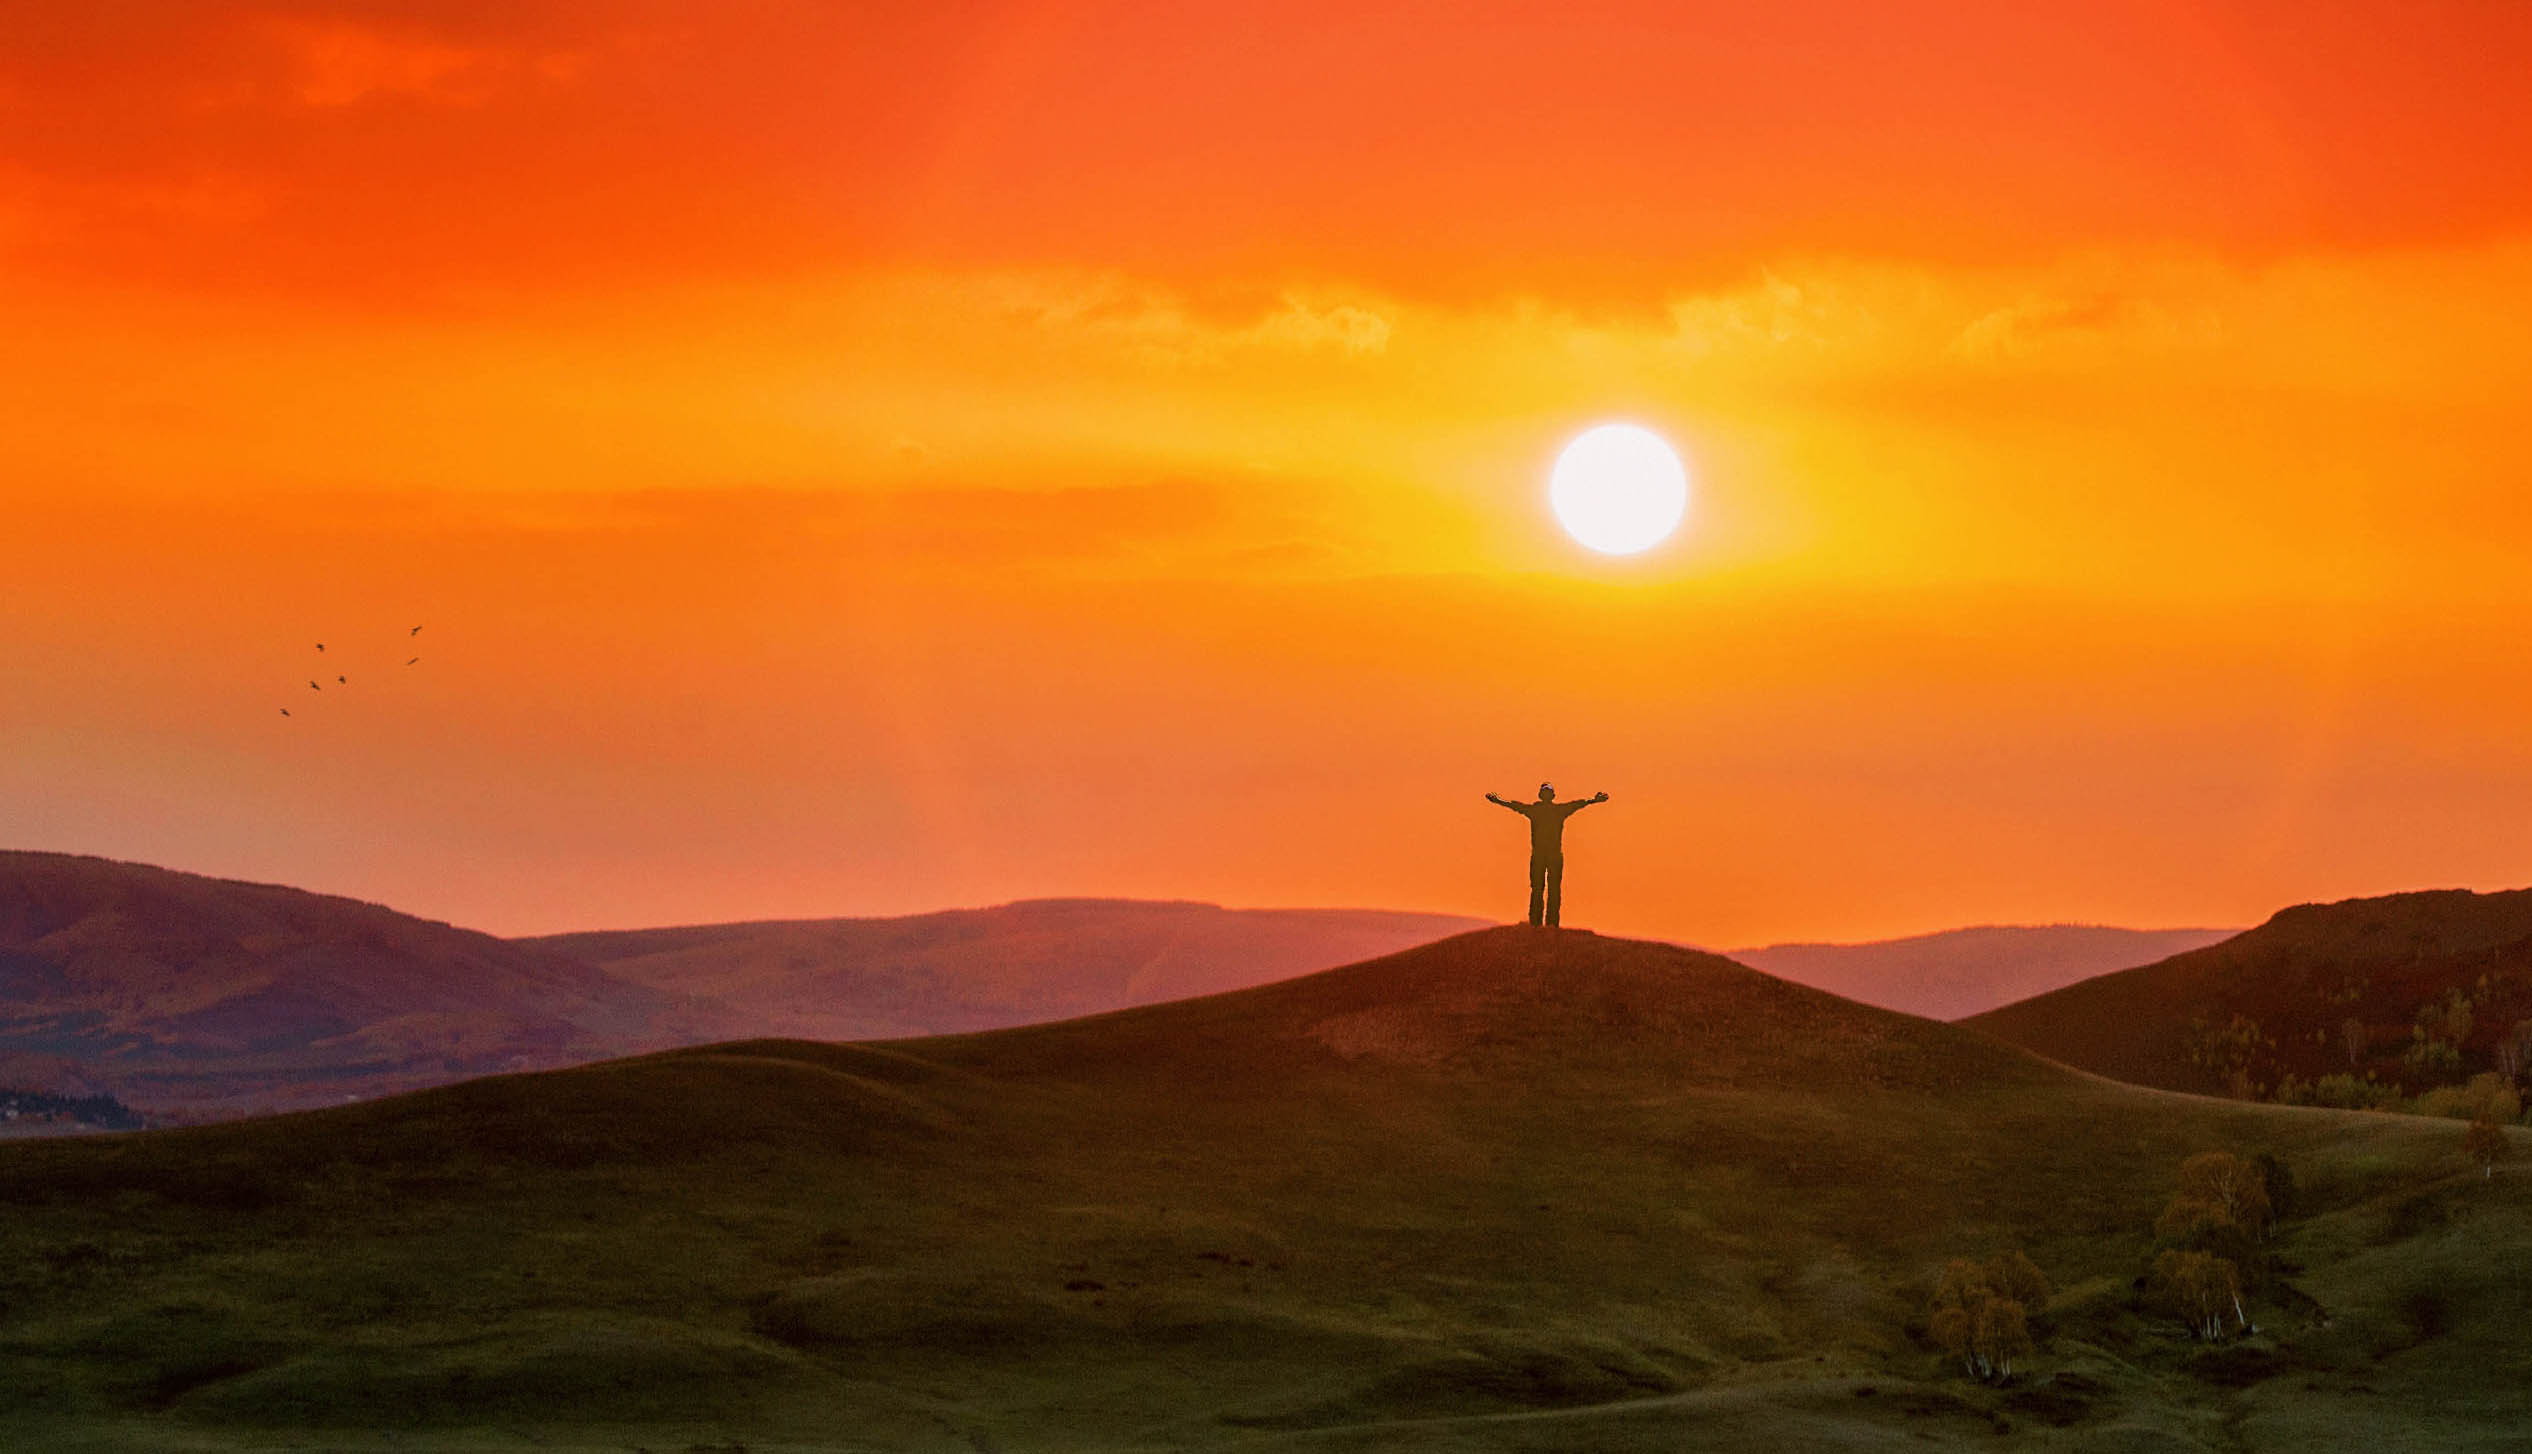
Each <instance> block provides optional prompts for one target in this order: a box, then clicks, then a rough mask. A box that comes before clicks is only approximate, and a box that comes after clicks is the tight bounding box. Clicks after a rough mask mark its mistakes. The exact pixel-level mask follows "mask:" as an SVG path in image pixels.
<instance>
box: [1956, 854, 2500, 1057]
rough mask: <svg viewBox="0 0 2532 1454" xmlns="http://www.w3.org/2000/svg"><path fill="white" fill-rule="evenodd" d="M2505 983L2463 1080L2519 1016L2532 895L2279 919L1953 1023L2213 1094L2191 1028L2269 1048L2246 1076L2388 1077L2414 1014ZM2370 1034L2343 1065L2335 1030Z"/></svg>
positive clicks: (2324, 908)
mask: <svg viewBox="0 0 2532 1454" xmlns="http://www.w3.org/2000/svg"><path fill="white" fill-rule="evenodd" d="M2491 974H2494V975H2498V976H2507V975H2512V976H2514V977H2516V981H2517V982H2516V984H2515V985H2513V986H2511V987H2510V992H2509V994H2508V995H2504V996H2501V997H2500V998H2499V1000H2498V1002H2496V1003H2493V1004H2490V1005H2486V1006H2483V1007H2482V1010H2481V1013H2480V1015H2479V1017H2478V1023H2477V1024H2476V1025H2475V1026H2474V1028H2473V1031H2472V1034H2471V1037H2470V1039H2469V1040H2468V1041H2467V1042H2466V1043H2465V1045H2464V1047H2463V1049H2464V1052H2465V1059H2466V1061H2467V1062H2468V1063H2467V1065H2466V1067H2465V1068H2466V1069H2469V1070H2484V1069H2486V1068H2487V1067H2488V1062H2489V1056H2490V1054H2491V1051H2492V1048H2493V1044H2494V1042H2495V1040H2496V1038H2497V1037H2498V1036H2500V1035H2503V1034H2507V1033H2510V1032H2511V1030H2512V1029H2513V1026H2514V1023H2515V1021H2516V1020H2517V1019H2518V1018H2520V1017H2521V1016H2523V1015H2525V1014H2532V998H2527V997H2526V996H2525V995H2524V989H2525V987H2526V986H2532V889H2522V890H2515V891H2513V892H2510V893H2496V894H2474V893H2467V892H2464V891H2462V890H2458V889H2452V890H2440V891H2435V892H2429V893H2412V894H2393V895H2389V896H2386V897H2382V898H2372V899H2349V900H2345V901H2343V902H2340V903H2335V904H2303V905H2299V906H2297V907H2295V908H2291V909H2286V910H2282V911H2280V912H2279V913H2278V914H2276V915H2275V916H2274V917H2272V918H2271V919H2270V920H2269V921H2268V922H2267V923H2265V924H2262V925H2260V926H2259V927H2258V928H2256V929H2252V930H2248V931H2246V932H2244V933H2242V934H2239V935H2236V936H2234V937H2233V938H2231V939H2228V940H2225V941H2224V942H2223V943H2220V944H2214V945H2210V946H2208V947H2207V948H2204V949H2200V950H2195V951H2192V952H2190V953H2187V954H2179V955H2174V956H2173V957H2171V958H2169V959H2166V960H2163V961H2161V962H2159V963H2155V964H2149V965H2145V966H2143V967H2141V968H2137V969H2130V970H2123V971H2121V972H2119V973H2116V974H2106V975H2102V976H2100V977H2099V978H2096V979H2089V980H2085V981H2084V982H2083V983H2081V984H2075V985H2069V986H2067V987H2066V988H2064V989H2061V990H2057V991H2055V992H2053V993H2050V994H2045V995H2039V996H2035V997H2033V998H2031V999H2027V1000H2023V1001H2021V1002H2019V1003H2017V1004H2011V1005H2007V1006H2004V1007H2003V1008H2001V1009H1997V1010H1990V1011H1988V1012H1987V1013H1985V1014H1983V1015H1973V1016H1971V1017H1970V1018H1969V1019H1967V1020H1966V1021H1964V1022H1963V1023H1965V1024H1968V1025H1971V1026H1974V1027H1975V1028H1977V1029H1979V1030H1982V1031H1984V1032H1986V1033H1988V1034H1990V1035H1994V1036H1996V1037H1998V1038H1999V1039H2003V1040H2009V1041H2011V1042H2013V1043H2014V1044H2017V1045H2024V1046H2028V1047H2030V1048H2031V1049H2033V1050H2036V1051H2038V1052H2039V1053H2040V1054H2042V1055H2045V1056H2048V1057H2049V1058H2051V1059H2053V1060H2059V1061H2063V1062H2065V1063H2066V1064H2068V1065H2075V1066H2081V1067H2083V1068H2084V1069H2086V1070H2090V1071H2094V1072H2096V1073H2098V1074H2101V1075H2107V1076H2112V1077H2114V1078H2116V1079H2119V1080H2124V1081H2130V1082H2133V1083H2135V1084H2138V1085H2151V1086H2161V1087H2164V1088H2166V1089H2172V1090H2187V1091H2205V1092H2214V1091H2217V1090H2219V1089H2220V1088H2221V1087H2220V1085H2219V1083H2218V1077H2217V1076H2216V1074H2215V1073H2214V1072H2213V1071H2211V1070H2208V1069H2206V1068H2205V1067H2202V1066H2197V1065H2193V1064H2191V1063H2190V1061H2189V1056H2188V1046H2187V1034H2188V1028H2189V1025H2190V1022H2191V1020H2192V1019H2193V1017H2198V1018H2203V1019H2205V1020H2206V1021H2207V1022H2208V1023H2211V1024H2215V1025H2222V1024H2225V1023H2226V1022H2227V1021H2228V1020H2229V1018H2230V1017H2231V1016H2232V1015H2234V1014H2236V1013H2239V1014H2244V1015H2247V1016H2249V1017H2250V1018H2251V1019H2253V1020H2255V1021H2257V1022H2258V1023H2259V1025H2260V1026H2261V1028H2262V1029H2263V1030H2264V1031H2265V1032H2266V1033H2267V1034H2268V1035H2269V1036H2270V1037H2271V1038H2272V1039H2273V1040H2274V1041H2275V1042H2276V1045H2275V1049H2274V1050H2273V1051H2272V1052H2270V1053H2266V1054H2263V1055H2262V1056H2261V1058H2260V1060H2259V1062H2258V1064H2257V1066H2256V1067H2255V1069H2256V1072H2257V1076H2258V1079H2259V1080H2260V1081H2261V1082H2262V1083H2264V1084H2271V1085H2273V1084H2275V1083H2276V1080H2277V1078H2278V1075H2279V1073H2280V1072H2281V1071H2292V1072H2294V1073H2295V1074H2297V1075H2300V1076H2302V1077H2303V1078H2305V1079H2307V1080H2309V1079H2312V1078H2314V1077H2316V1076H2321V1075H2328V1074H2331V1073H2334V1072H2343V1071H2348V1070H2350V1069H2358V1070H2365V1071H2371V1072H2372V1073H2374V1074H2376V1075H2377V1076H2379V1077H2380V1078H2382V1079H2384V1080H2386V1081H2396V1080H2398V1079H2399V1078H2400V1076H2401V1067H2400V1051H2401V1050H2402V1049H2403V1048H2404V1047H2406V1045H2407V1044H2408V1037H2409V1027H2410V1022H2411V1019H2412V1017H2413V1016H2414V1015H2415V1014H2416V1012H2417V1009H2418V1007H2419V1006H2420V1005H2422V1004H2424V1003H2426V1002H2428V1001H2431V1000H2433V999H2435V998H2437V997H2438V996H2440V995H2442V994H2444V993H2445V991H2447V990H2449V989H2455V988H2459V989H2463V990H2466V991H2467V990H2469V989H2470V988H2471V987H2472V986H2473V985H2474V984H2475V983H2476V982H2477V981H2478V980H2479V978H2480V977H2481V976H2483V975H2491ZM2351 1017H2353V1018H2355V1019H2357V1020H2359V1021H2361V1022H2363V1023H2365V1024H2367V1025H2368V1026H2369V1027H2370V1028H2371V1032H2372V1045H2371V1047H2370V1048H2369V1049H2367V1050H2365V1051H2364V1052H2362V1053H2361V1055H2360V1057H2359V1060H2358V1061H2357V1063H2356V1064H2354V1065H2353V1066H2352V1065H2351V1063H2350V1062H2349V1060H2348V1057H2347V1052H2346V1049H2345V1047H2344V1044H2343V1042H2342V1040H2341V1038H2340V1028H2339V1027H2340V1024H2341V1022H2342V1021H2344V1020H2346V1019H2348V1018H2351Z"/></svg>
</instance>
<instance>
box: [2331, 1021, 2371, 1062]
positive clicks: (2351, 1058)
mask: <svg viewBox="0 0 2532 1454" xmlns="http://www.w3.org/2000/svg"><path fill="white" fill-rule="evenodd" d="M2373 1040H2374V1034H2373V1032H2372V1031H2371V1030H2368V1029H2366V1028H2365V1022H2364V1021H2362V1020H2360V1019H2358V1018H2356V1017H2355V1016H2354V1015H2350V1016H2348V1017H2347V1018H2346V1019H2344V1020H2341V1021H2339V1043H2341V1044H2343V1045H2345V1046H2346V1047H2347V1065H2348V1069H2350V1070H2353V1069H2355V1068H2356V1065H2357V1062H2359V1061H2361V1060H2363V1059H2364V1058H2365V1047H2366V1046H2368V1045H2371V1044H2372V1043H2373Z"/></svg>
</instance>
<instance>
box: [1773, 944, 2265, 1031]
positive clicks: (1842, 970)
mask: <svg viewBox="0 0 2532 1454" xmlns="http://www.w3.org/2000/svg"><path fill="white" fill-rule="evenodd" d="M2233 932H2234V931H2233V930H2231V929H2113V928H2109V927H2106V926H2102V925H2097V924H2037V925H1986V926H1982V927H1979V928H1974V929H1947V930H1945V931H1943V932H1941V933H1939V934H1913V935H1910V936H1908V937H1907V938H1904V939H1883V940H1878V941H1875V942H1871V943H1864V944H1769V945H1764V946H1762V947H1760V948H1756V949H1735V950H1731V951H1729V953H1730V954H1731V956H1732V958H1734V959H1737V960H1739V961H1740V962H1741V963H1743V964H1746V965H1749V966H1750V967H1751V968H1753V969H1763V970H1765V971H1767V972H1768V973H1769V974H1774V975H1782V976H1783V977H1784V978H1786V979H1789V980H1793V981H1795V982H1796V983H1798V984H1807V985H1810V986H1812V987H1813V988H1815V989H1824V990H1827V991H1829V992H1830V993H1831V994H1840V995H1844V996H1846V997H1847V998H1848V999H1850V1000H1861V1001H1863V1002H1864V1003H1865V1004H1868V1005H1879V1006H1881V1007H1882V1008H1884V1009H1889V1010H1904V1011H1906V1012H1907V1013H1909V1014H1911V1015H1924V1016H1926V1017H1927V1018H1929V1019H1934V1020H1957V1019H1959V1018H1961V1017H1962V1016H1964V1015H1974V1014H1977V1013H1978V1012H1979V1011H1981V1010H1992V1009H1994V1008H1996V1007H1997V1006H1998V1005H2004V1004H2010V1003H2012V1002H2013V1001H2015V1000H2019V999H2026V998H2028V997H2030V996H2032V995H2036V994H2044V993H2046V992H2047V991H2049V990H2053V989H2057V988H2059V987H2061V986H2064V985H2070V984H2073V983H2075V982H2076V981H2077V980H2083V979H2090V978H2092V977H2093V976H2094V975H2097V974H2108V973H2109V972H2111V971H2112V970H2119V969H2130V968H2133V967H2135V966H2137V965H2140V964H2152V963H2153V962H2154V961H2156V960H2158V959H2165V958H2168V957H2170V956H2171V955H2174V954H2179V953H2181V952H2182V951H2184V950H2190V949H2196V948H2199V947H2200V946H2202V945H2207V944H2213V943H2215V942H2216V941H2217V940H2219V939H2223V938H2226V937H2228V936H2229V935H2231V934H2232V933H2233Z"/></svg>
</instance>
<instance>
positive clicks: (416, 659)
mask: <svg viewBox="0 0 2532 1454" xmlns="http://www.w3.org/2000/svg"><path fill="white" fill-rule="evenodd" d="M421 659H422V658H420V657H418V656H417V657H415V658H414V659H413V661H408V662H406V663H405V665H406V666H411V665H413V662H415V661H420V660H421Z"/></svg>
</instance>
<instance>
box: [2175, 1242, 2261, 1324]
mask: <svg viewBox="0 0 2532 1454" xmlns="http://www.w3.org/2000/svg"><path fill="white" fill-rule="evenodd" d="M2154 1284H2155V1287H2156V1289H2157V1290H2158V1291H2160V1292H2161V1294H2162V1296H2163V1300H2164V1303H2165V1304H2166V1305H2167V1306H2168V1307H2170V1308H2171V1310H2172V1311H2173V1312H2174V1313H2176V1314H2178V1315H2179V1317H2180V1320H2181V1321H2182V1322H2184V1323H2186V1324H2188V1325H2189V1331H2190V1332H2191V1333H2192V1334H2193V1335H2194V1336H2196V1337H2197V1338H2198V1339H2199V1340H2200V1341H2201V1342H2206V1343H2213V1342H2215V1341H2216V1340H2218V1339H2220V1338H2222V1337H2223V1336H2224V1315H2225V1313H2226V1312H2227V1311H2228V1310H2229V1311H2231V1312H2232V1314H2233V1321H2234V1323H2235V1324H2236V1325H2237V1326H2240V1327H2245V1328H2247V1327H2249V1326H2250V1321H2251V1320H2250V1319H2249V1317H2247V1316H2246V1315H2245V1314H2244V1313H2243V1311H2242V1277H2241V1273H2240V1271H2239V1270H2238V1269H2236V1268H2235V1267H2234V1265H2233V1264H2232V1263H2231V1262H2230V1261H2227V1260H2226V1259H2224V1258H2222V1257H2217V1256H2215V1255H2213V1254H2211V1253H2206V1252H2187V1251H2182V1250H2180V1249H2177V1248H2175V1249H2173V1250H2172V1251H2169V1252H2165V1253H2164V1254H2163V1255H2162V1256H2160V1257H2157V1258H2155V1259H2154Z"/></svg>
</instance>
